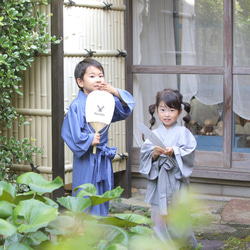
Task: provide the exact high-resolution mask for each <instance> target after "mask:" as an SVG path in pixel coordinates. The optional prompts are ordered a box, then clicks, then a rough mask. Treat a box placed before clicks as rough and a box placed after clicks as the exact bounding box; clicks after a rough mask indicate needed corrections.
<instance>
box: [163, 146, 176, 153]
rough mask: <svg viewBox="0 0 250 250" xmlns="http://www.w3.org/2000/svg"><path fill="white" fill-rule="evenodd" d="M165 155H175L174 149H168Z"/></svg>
mask: <svg viewBox="0 0 250 250" xmlns="http://www.w3.org/2000/svg"><path fill="white" fill-rule="evenodd" d="M163 154H165V155H173V154H174V149H173V148H172V147H168V148H166V150H165V151H164V153H163Z"/></svg>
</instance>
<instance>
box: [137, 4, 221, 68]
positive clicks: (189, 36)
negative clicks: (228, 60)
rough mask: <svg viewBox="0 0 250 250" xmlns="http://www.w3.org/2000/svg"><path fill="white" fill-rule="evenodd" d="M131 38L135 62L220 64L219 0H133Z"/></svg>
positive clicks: (153, 63)
mask: <svg viewBox="0 0 250 250" xmlns="http://www.w3.org/2000/svg"><path fill="white" fill-rule="evenodd" d="M133 38H134V39H133V51H134V55H133V59H134V61H133V63H134V64H136V65H200V66H203V65H223V0H219V1H204V0H157V1H152V0H151V1H150V0H147V1H139V0H135V1H133Z"/></svg>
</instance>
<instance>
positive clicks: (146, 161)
mask: <svg viewBox="0 0 250 250" xmlns="http://www.w3.org/2000/svg"><path fill="white" fill-rule="evenodd" d="M154 147H155V146H154V145H153V144H151V143H148V142H147V140H146V141H145V143H144V144H143V145H142V147H141V152H140V167H139V172H140V174H142V175H143V176H144V177H146V178H147V179H149V180H155V179H156V178H157V177H158V175H159V167H158V161H154V162H153V161H152V154H153V151H154Z"/></svg>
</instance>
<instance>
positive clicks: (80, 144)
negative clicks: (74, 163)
mask: <svg viewBox="0 0 250 250" xmlns="http://www.w3.org/2000/svg"><path fill="white" fill-rule="evenodd" d="M79 112H80V111H79V110H78V109H77V106H76V105H71V106H70V108H69V111H68V113H67V115H66V117H65V119H64V122H63V126H62V133H61V134H62V138H63V140H64V141H65V142H66V144H67V145H68V147H69V148H70V149H71V151H72V152H73V153H74V155H75V156H76V157H77V158H80V157H82V156H83V155H84V154H85V153H86V152H87V151H88V149H89V147H90V146H91V143H92V141H93V139H94V134H91V133H90V134H88V133H86V132H84V124H83V121H80V118H79V117H81V116H83V115H84V114H83V113H82V112H80V114H79ZM81 123H82V124H81ZM85 127H86V126H85Z"/></svg>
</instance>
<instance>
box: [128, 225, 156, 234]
mask: <svg viewBox="0 0 250 250" xmlns="http://www.w3.org/2000/svg"><path fill="white" fill-rule="evenodd" d="M130 231H131V232H132V233H136V234H140V235H144V236H146V235H148V236H150V235H154V234H155V231H154V229H152V228H148V227H143V226H136V227H132V228H131V229H130Z"/></svg>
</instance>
